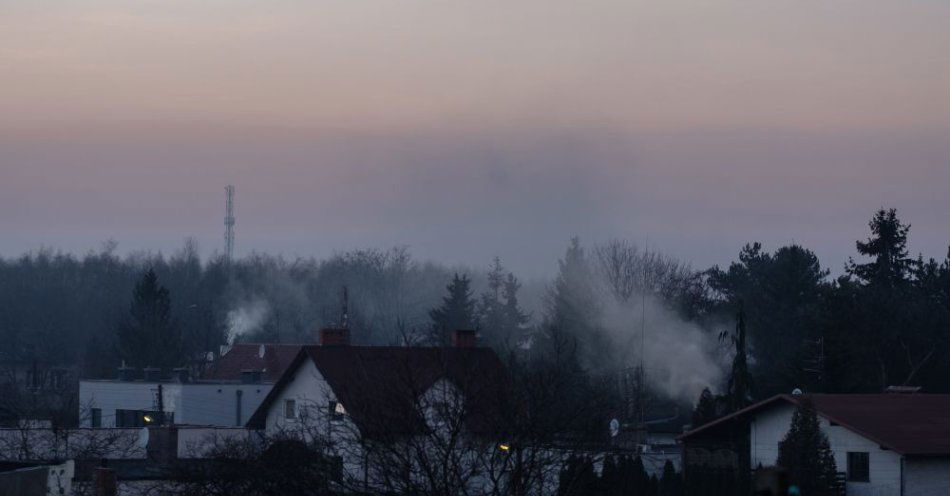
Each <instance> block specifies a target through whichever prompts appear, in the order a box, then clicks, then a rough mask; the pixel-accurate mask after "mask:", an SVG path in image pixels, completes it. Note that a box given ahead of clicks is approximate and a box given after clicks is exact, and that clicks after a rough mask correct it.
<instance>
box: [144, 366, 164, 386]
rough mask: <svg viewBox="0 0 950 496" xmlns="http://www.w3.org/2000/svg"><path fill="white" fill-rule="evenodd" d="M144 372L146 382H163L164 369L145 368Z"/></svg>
mask: <svg viewBox="0 0 950 496" xmlns="http://www.w3.org/2000/svg"><path fill="white" fill-rule="evenodd" d="M142 372H143V373H144V376H143V378H144V379H145V382H158V381H160V380H162V369H159V368H155V367H145V368H144V369H142Z"/></svg>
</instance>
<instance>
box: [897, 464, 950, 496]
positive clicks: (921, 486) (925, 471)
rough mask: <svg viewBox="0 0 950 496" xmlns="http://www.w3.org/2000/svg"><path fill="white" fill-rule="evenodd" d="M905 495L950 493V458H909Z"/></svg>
mask: <svg viewBox="0 0 950 496" xmlns="http://www.w3.org/2000/svg"><path fill="white" fill-rule="evenodd" d="M904 495H905V496H944V495H950V458H907V459H906V460H905V461H904Z"/></svg>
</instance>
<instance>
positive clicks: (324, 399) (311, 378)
mask: <svg viewBox="0 0 950 496" xmlns="http://www.w3.org/2000/svg"><path fill="white" fill-rule="evenodd" d="M290 399H292V400H294V401H295V402H296V404H297V412H298V415H297V418H295V419H288V418H286V417H285V415H284V402H285V401H286V400H290ZM335 399H336V397H335V396H334V395H333V391H332V390H331V389H330V385H329V384H327V381H326V380H325V379H324V378H323V375H322V374H320V371H319V370H317V367H316V365H314V363H313V361H311V360H304V362H303V363H302V364H301V365H300V367H298V368H297V370H296V372H294V377H293V379H292V380H291V381H290V382H289V383H287V385H286V386H285V387H284V389H283V391H281V392H280V394H278V395H277V397H276V398H275V399H274V402H273V403H271V404H270V407H269V408H268V410H267V420H266V422H265V426H266V427H265V429H266V431H267V433H268V434H270V435H273V434H276V433H279V432H285V431H303V430H309V431H311V432H317V433H320V434H324V435H325V433H327V432H328V429H329V425H328V423H329V420H328V418H327V415H326V409H327V406H328V404H329V402H330V401H331V400H335ZM345 406H346V405H344V407H345Z"/></svg>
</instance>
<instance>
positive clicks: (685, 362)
mask: <svg viewBox="0 0 950 496" xmlns="http://www.w3.org/2000/svg"><path fill="white" fill-rule="evenodd" d="M644 303H645V305H644ZM603 316H604V320H603V325H604V328H605V329H606V331H607V333H608V336H609V337H610V341H611V344H612V345H613V347H614V352H615V354H614V356H619V357H621V363H620V365H621V366H623V367H635V366H638V365H639V364H640V360H641V349H642V350H643V354H642V359H643V367H644V374H645V376H646V382H647V384H649V385H650V386H652V387H653V388H654V389H655V390H656V391H657V392H659V393H662V394H664V395H666V396H668V397H669V398H672V399H676V400H680V401H683V402H688V403H693V402H695V401H696V398H698V397H699V395H700V393H701V392H702V390H703V388H706V387H708V388H710V389H712V390H716V389H717V388H718V386H719V384H721V382H722V380H723V377H724V373H725V372H724V368H723V364H722V363H721V362H720V358H718V356H719V354H718V353H717V341H716V337H715V333H710V332H708V331H704V330H703V329H702V328H700V327H699V326H698V325H696V324H694V323H691V322H687V321H686V320H684V319H682V318H680V317H679V316H677V315H676V314H675V313H673V312H672V311H670V310H669V309H668V308H667V307H666V306H665V305H663V304H662V303H660V302H658V301H657V300H655V299H653V298H650V297H647V298H632V299H631V300H630V301H629V302H628V303H626V304H624V303H610V304H607V305H606V308H604V313H603ZM641 341H642V346H641Z"/></svg>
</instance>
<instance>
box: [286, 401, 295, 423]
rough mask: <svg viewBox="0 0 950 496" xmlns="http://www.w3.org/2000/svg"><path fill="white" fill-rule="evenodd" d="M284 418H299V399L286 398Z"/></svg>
mask: <svg viewBox="0 0 950 496" xmlns="http://www.w3.org/2000/svg"><path fill="white" fill-rule="evenodd" d="M284 418H287V419H295V418H297V401H296V400H284Z"/></svg>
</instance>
